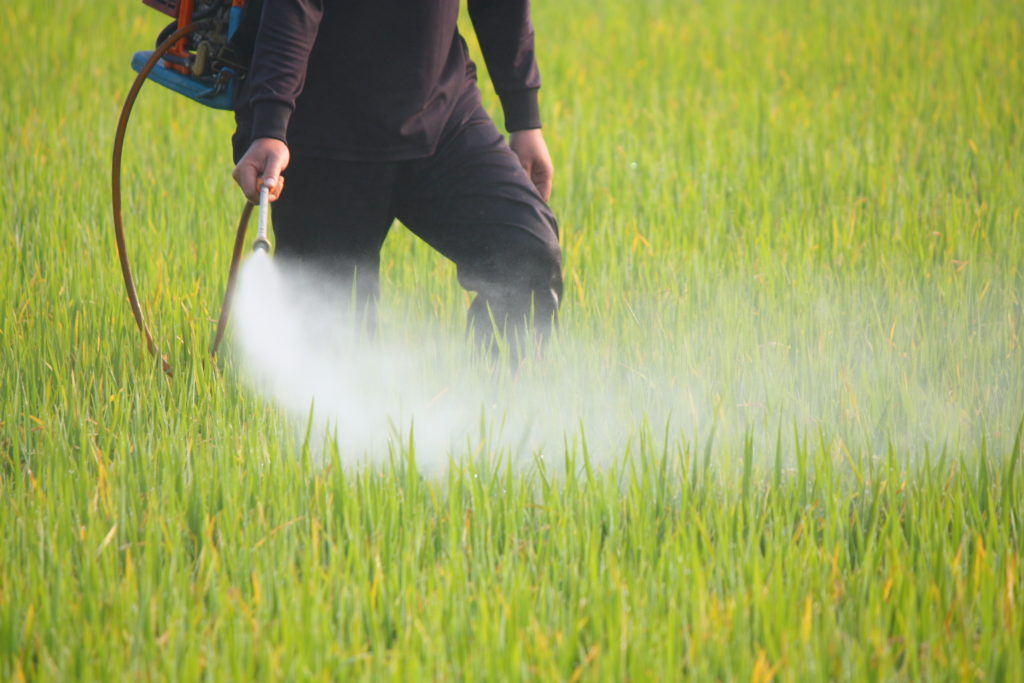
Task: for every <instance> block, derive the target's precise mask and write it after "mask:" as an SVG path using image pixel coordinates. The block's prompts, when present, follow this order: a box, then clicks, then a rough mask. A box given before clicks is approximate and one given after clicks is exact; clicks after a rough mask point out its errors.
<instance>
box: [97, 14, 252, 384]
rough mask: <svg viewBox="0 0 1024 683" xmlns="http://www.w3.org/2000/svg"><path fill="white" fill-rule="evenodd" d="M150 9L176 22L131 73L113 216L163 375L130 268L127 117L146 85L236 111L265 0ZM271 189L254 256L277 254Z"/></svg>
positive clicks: (134, 300) (127, 276)
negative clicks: (253, 28)
mask: <svg viewBox="0 0 1024 683" xmlns="http://www.w3.org/2000/svg"><path fill="white" fill-rule="evenodd" d="M143 2H144V3H145V4H146V5H148V6H150V7H152V8H154V9H157V10H159V11H161V12H163V13H164V14H167V15H168V16H170V17H172V18H173V19H174V22H172V23H171V24H170V25H169V26H167V27H166V28H165V29H164V30H163V31H162V32H161V34H160V36H159V38H158V39H157V47H156V49H155V50H151V51H144V52H136V53H135V55H134V56H133V57H132V62H131V63H132V68H133V69H135V70H136V71H137V72H138V76H137V77H136V79H135V82H134V83H133V84H132V87H131V89H130V90H129V91H128V95H127V97H126V98H125V102H124V106H123V107H122V108H121V117H120V119H119V120H118V123H117V133H116V135H115V136H114V153H113V168H112V176H111V190H112V199H113V209H114V233H115V237H116V241H117V253H118V257H119V258H120V262H121V274H122V275H123V276H124V285H125V289H126V290H127V292H128V301H129V303H130V304H131V307H132V313H133V314H134V316H135V322H136V323H137V324H138V326H139V330H140V331H141V332H142V334H143V335H144V336H145V338H146V346H147V348H148V349H149V352H150V353H151V354H153V356H155V357H158V358H160V360H161V363H162V365H163V369H164V372H166V373H167V374H172V373H171V365H170V363H169V362H168V361H167V358H166V357H164V356H161V354H160V351H159V348H158V347H157V345H156V343H155V342H154V341H153V335H152V334H151V333H150V331H149V326H148V325H147V324H146V319H145V316H144V315H143V313H142V306H141V304H140V303H139V296H138V293H137V292H136V290H135V280H134V278H133V277H132V269H131V266H130V264H129V262H128V252H127V248H126V246H125V239H124V222H123V219H122V216H121V151H122V148H123V146H124V137H125V131H126V130H127V127H128V117H129V116H130V115H131V112H132V108H133V106H134V105H135V100H136V98H137V97H138V94H139V90H141V88H142V84H143V83H144V82H145V81H146V79H147V78H149V79H151V80H153V81H156V82H157V83H159V84H161V85H163V86H166V87H167V88H170V89H171V90H173V91H175V92H177V93H180V94H182V95H185V96H186V97H189V98H190V99H193V100H195V101H196V102H199V103H200V104H203V105H206V106H208V107H212V108H214V109H226V110H230V109H233V108H234V103H235V97H236V95H237V93H238V88H239V86H240V83H241V81H242V79H243V78H244V77H245V71H246V68H247V67H248V61H249V56H248V54H246V52H247V51H246V50H245V49H244V48H241V47H240V46H239V44H238V43H239V41H238V38H239V32H238V29H239V27H240V26H241V25H242V22H243V20H244V19H247V18H248V17H249V16H252V15H253V14H255V13H257V12H258V11H259V9H260V5H261V4H262V3H261V2H260V0H143ZM267 194H268V193H267V189H266V188H265V187H264V188H263V189H262V191H261V192H260V211H259V233H258V235H257V238H256V242H255V243H254V245H253V249H254V250H261V251H268V252H269V251H270V243H269V241H268V240H267V199H268V197H267ZM252 209H253V205H252V204H251V203H249V202H246V204H245V208H244V209H243V210H242V216H241V219H240V220H239V223H238V230H237V232H236V234H235V245H234V251H233V253H232V257H231V266H230V268H229V270H228V281H227V286H226V288H225V292H224V301H223V303H222V305H221V313H220V318H219V319H218V321H217V331H216V333H215V335H214V338H213V343H212V344H211V346H210V353H211V354H212V355H215V354H216V353H217V348H218V347H219V346H220V341H221V338H222V337H223V336H224V329H225V327H226V326H227V320H228V314H229V312H230V307H231V296H232V293H233V292H234V288H235V281H236V278H237V275H238V264H239V261H240V260H241V255H242V246H243V243H244V241H245V231H246V227H247V225H248V223H249V217H250V216H251V215H252Z"/></svg>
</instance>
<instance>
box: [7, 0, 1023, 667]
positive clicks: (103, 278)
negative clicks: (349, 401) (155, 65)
mask: <svg viewBox="0 0 1024 683" xmlns="http://www.w3.org/2000/svg"><path fill="white" fill-rule="evenodd" d="M534 19H535V25H536V31H537V44H538V54H539V60H540V66H541V71H542V75H543V79H544V86H543V89H542V95H541V105H542V109H543V117H544V121H545V134H546V137H547V140H548V144H549V146H550V147H551V151H552V155H553V157H554V158H555V163H556V180H555V191H554V196H553V198H552V205H553V208H554V209H555V212H556V214H557V215H558V216H559V219H560V223H561V228H562V240H563V248H564V260H565V277H566V293H565V301H564V306H563V314H562V318H561V334H560V337H559V339H557V340H556V341H555V343H554V344H553V345H552V348H550V349H549V353H548V354H547V356H546V357H545V359H544V360H542V361H539V362H536V363H532V364H530V365H529V366H528V367H525V368H524V369H523V371H522V373H521V374H520V376H519V377H518V378H515V381H513V380H512V379H511V378H503V379H499V380H495V383H494V386H493V387H492V391H491V393H488V394H486V399H484V398H481V397H480V396H479V395H478V394H476V393H473V394H472V396H473V397H474V399H479V402H480V404H481V405H480V407H479V410H478V411H476V412H473V419H472V420H469V421H467V422H465V423H464V424H463V423H459V425H458V430H457V432H458V433H457V434H455V436H454V437H453V438H451V439H449V440H448V441H445V440H444V439H440V440H438V439H434V440H433V441H430V442H429V443H426V444H424V445H423V446H422V447H421V446H419V445H418V443H419V439H418V438H417V432H418V431H420V429H421V425H418V424H417V425H414V424H412V423H411V422H408V421H405V417H404V416H405V413H404V412H401V411H398V412H396V414H395V415H382V419H384V420H385V421H390V422H389V423H390V424H391V425H392V428H391V429H390V430H384V431H383V432H382V434H381V438H380V440H379V442H377V443H374V444H372V445H370V446H366V447H365V448H357V447H354V446H352V445H350V441H348V440H346V435H345V434H344V433H342V434H340V435H338V438H337V439H336V441H334V442H331V443H328V444H327V446H326V448H325V449H320V448H311V446H310V439H306V438H305V437H304V434H303V429H302V428H303V426H304V423H303V421H302V420H301V419H300V418H301V416H297V415H296V414H294V412H291V411H289V410H288V409H286V408H285V407H282V406H281V405H279V404H277V403H275V402H274V401H273V400H270V399H268V398H267V397H265V396H264V395H263V394H261V393H259V392H258V391H255V390H253V388H252V387H251V385H250V384H248V383H247V382H246V381H244V379H243V375H244V372H243V369H242V368H241V367H240V365H241V364H240V362H239V356H238V354H237V353H236V352H234V351H232V350H231V349H228V351H227V353H226V354H225V357H224V358H222V359H221V360H219V361H217V362H211V361H209V360H208V358H207V356H206V347H207V344H208V342H209V338H210V335H211V334H212V331H213V324H214V321H215V319H216V316H217V314H218V307H219V304H220V296H221V291H222V287H223V281H224V276H225V273H226V270H227V265H228V259H229V256H230V246H231V240H232V232H233V228H234V223H235V221H236V220H237V213H238V211H239V210H240V208H241V196H240V194H239V192H238V191H237V189H236V188H235V187H234V186H233V183H232V181H231V179H230V169H231V166H232V163H231V158H230V145H229V136H230V133H231V130H232V127H233V125H232V120H231V116H230V115H227V114H223V113H218V112H213V111H209V110H206V109H203V108H201V107H199V106H198V105H194V104H191V103H189V102H186V101H184V100H182V99H181V98H180V97H178V96H176V95H173V94H171V93H168V92H165V91H161V90H160V89H159V88H158V87H157V86H153V85H150V86H147V88H146V89H144V90H143V94H142V97H141V98H140V101H139V104H138V105H137V107H136V110H135V113H134V115H133V116H134V118H133V121H132V124H131V127H130V129H129V137H128V141H127V146H126V158H125V162H126V172H125V173H126V175H125V183H126V199H125V201H126V204H125V214H126V223H127V228H128V232H129V247H130V249H131V250H132V255H133V259H134V265H135V267H136V270H137V277H138V281H139V287H140V293H141V295H142V298H143V303H144V305H145V306H146V308H147V312H148V313H149V317H150V320H151V322H152V324H153V329H154V333H155V335H156V336H157V339H158V341H159V342H160V343H161V345H162V347H163V350H164V351H165V352H166V353H167V354H168V356H169V358H170V359H171V361H172V362H173V364H174V365H175V368H176V374H175V377H174V378H173V379H172V380H168V379H167V378H166V377H164V376H163V375H162V374H161V373H160V372H159V369H158V368H156V367H154V364H153V362H152V360H151V359H150V358H149V357H148V356H147V355H146V352H145V349H144V347H143V345H142V344H141V340H140V339H139V335H138V333H137V330H136V329H135V327H134V324H133V321H132V319H131V317H130V311H129V309H128V306H127V304H126V301H125V297H124V293H123V285H122V283H121V280H120V273H119V272H118V269H117V263H116V256H115V249H114V241H113V233H112V229H111V225H110V215H109V214H110V209H109V153H110V146H111V143H112V139H113V132H114V126H115V123H116V118H117V114H118V111H119V108H120V106H121V103H122V101H123V98H124V96H125V93H126V92H127V89H128V87H129V85H130V83H131V80H132V78H133V76H134V75H133V73H132V72H131V71H130V69H129V68H128V60H129V58H130V56H131V53H132V52H133V51H135V50H138V49H146V48H149V47H150V46H151V45H152V43H153V40H154V37H155V35H156V33H157V32H158V31H159V29H160V28H161V27H162V24H163V22H162V17H161V16H160V15H159V14H157V13H156V12H153V11H152V10H149V9H147V8H145V7H144V6H143V5H142V3H141V2H117V3H114V2H104V3H90V2H85V0H55V1H54V2H50V3H32V2H28V1H27V0H15V1H14V2H8V3H5V4H4V6H3V7H2V8H0V40H2V43H3V44H4V45H5V46H7V47H8V50H7V55H6V57H5V59H4V60H3V61H2V62H0V82H2V84H3V88H2V89H0V158H2V159H3V161H4V167H5V169H6V170H5V172H6V175H7V177H6V181H5V182H4V190H3V192H0V225H2V227H3V230H2V231H0V277H2V282H3V285H2V287H0V496H2V498H3V505H2V506H0V529H2V530H3V531H2V534H3V536H2V538H3V544H2V549H0V675H2V676H3V677H5V678H7V677H10V678H13V679H15V680H18V679H22V678H24V679H35V678H39V679H67V678H90V679H101V678H102V679H106V678H112V677H133V678H134V677H139V678H185V679H192V678H198V677H200V676H203V677H210V678H216V679H230V678H234V679H245V678H282V677H288V678H301V679H305V678H326V679H331V678H341V677H345V678H348V677H364V678H372V679H378V678H380V677H383V676H392V677H400V678H424V677H430V678H454V677H461V678H477V677H480V678H488V679H493V678H523V677H536V678H541V679H569V680H579V679H580V678H594V679H624V678H634V679H671V678H678V677H680V676H690V677H694V678H699V679H706V678H716V679H730V680H733V679H748V678H749V679H752V680H756V681H765V680H770V679H772V678H774V677H778V678H781V679H785V680H789V679H799V680H803V679H809V678H810V679H814V678H871V679H890V678H929V679H932V678H986V679H997V680H998V679H1005V680H1015V679H1019V678H1020V677H1021V676H1022V675H1024V661H1022V660H1024V658H1022V655H1021V652H1022V651H1024V647H1022V645H1024V626H1022V621H1024V610H1022V608H1021V603H1020V591H1021V581H1022V565H1021V535H1020V534H1021V531H1020V524H1021V519H1022V513H1024V510H1022V507H1024V506H1022V503H1021V500H1022V494H1024V489H1022V484H1024V481H1022V479H1024V475H1022V474H1021V465H1020V464H1019V462H1018V458H1019V453H1020V443H1019V427H1020V425H1021V419H1022V417H1024V350H1022V341H1024V322H1022V321H1024V301H1022V299H1024V270H1022V265H1021V264H1022V263H1024V240H1022V236H1024V215H1022V211H1024V184H1022V182H1024V181H1022V175H1021V171H1020V169H1021V168H1024V114H1022V112H1024V87H1022V83H1024V65H1022V57H1021V55H1022V54H1024V6H1022V5H1021V4H1020V3H1016V2H1009V1H1003V2H995V1H989V2H986V1H980V2H968V1H966V0H964V1H955V0H947V1H939V0H933V1H916V2H910V1H904V0H899V1H897V2H880V1H876V0H864V1H863V2H855V3H830V2H815V1H813V0H780V1H778V2H771V3H767V2H755V1H753V0H725V1H723V2H714V3H710V2H682V1H679V0H673V1H669V0H663V1H660V2H659V1H655V0H647V1H643V2H631V3H624V2H611V1H595V2H579V1H575V0H574V1H572V2H559V3H554V2H537V3H536V6H535V7H534ZM462 26H463V30H464V32H466V33H467V34H468V33H470V32H471V30H470V25H469V23H468V21H465V22H463V24H462ZM470 44H471V47H472V49H473V51H474V54H477V55H478V54H479V53H478V51H477V49H476V45H475V43H474V41H473V40H472V39H471V40H470ZM478 61H479V60H478ZM481 86H482V90H483V92H484V96H485V102H486V103H488V105H489V107H490V108H491V109H492V111H494V112H495V115H496V117H497V118H498V119H499V120H500V111H499V110H498V107H497V101H496V98H495V97H494V96H493V93H492V92H491V91H490V86H489V83H487V82H486V80H484V81H483V82H482V83H481ZM382 273H383V280H382V286H383V291H384V301H383V305H382V313H381V330H382V338H383V343H385V344H387V345H388V346H389V348H397V349H401V350H402V353H403V354H405V356H406V357H407V359H408V361H409V362H410V363H411V364H412V365H413V366H414V367H416V368H425V369H426V370H417V373H418V374H417V378H418V379H417V381H418V382H422V383H423V384H424V385H425V386H430V387H435V388H436V389H437V393H438V394H439V395H440V394H442V393H443V392H449V393H447V394H445V395H446V396H451V395H452V393H457V387H458V386H460V385H461V384H464V383H470V384H474V385H475V384H476V383H478V382H479V381H480V379H479V377H480V376H481V374H482V375H483V376H484V377H485V378H486V377H487V375H486V371H485V370H483V369H481V368H479V367H475V366H474V365H473V364H472V363H469V364H467V363H465V362H464V361H463V360H462V357H463V356H464V355H465V354H464V346H463V343H464V342H463V341H462V337H461V332H462V326H463V323H464V312H465V307H466V304H467V301H468V300H467V296H466V294H465V293H464V292H463V291H462V290H461V289H460V288H459V287H458V285H457V283H456V281H455V275H454V269H453V268H452V267H451V265H450V264H448V263H446V262H445V261H444V260H443V259H441V258H440V257H438V256H437V255H436V254H435V253H433V252H432V251H431V250H430V249H429V248H427V247H426V246H425V245H423V244H420V243H418V242H417V241H416V240H415V238H413V237H411V236H410V235H408V234H407V233H405V232H404V231H403V230H401V229H400V228H399V227H398V226H396V228H395V229H394V230H393V232H392V235H391V237H390V238H389V241H388V243H387V245H386V247H385V253H384V258H383V266H382ZM449 385H452V386H449ZM453 386H454V387H456V388H455V389H453V388H452V387H453ZM375 397H376V398H377V399H378V400H382V401H386V399H387V395H386V394H382V393H380V391H378V392H377V393H376V394H375ZM382 397H383V398H382ZM406 399H408V397H403V396H396V401H395V404H396V406H400V404H402V403H403V400H406ZM400 407H402V410H403V411H404V410H405V406H400ZM469 407H470V408H471V409H475V406H474V405H470V406H469ZM396 411H397V408H396ZM524 434H525V436H524ZM423 438H424V439H427V438H428V436H427V435H424V437H423ZM1015 438H1016V441H1015Z"/></svg>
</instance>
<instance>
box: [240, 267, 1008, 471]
mask: <svg viewBox="0 0 1024 683" xmlns="http://www.w3.org/2000/svg"><path fill="white" fill-rule="evenodd" d="M749 287H750V285H748V284H740V283H736V282H732V283H730V282H717V283H716V284H715V286H714V288H713V289H711V288H709V289H708V290H707V293H705V294H703V295H701V296H700V297H697V298H694V297H692V296H691V297H690V299H689V300H682V299H680V298H674V299H670V298H666V299H664V300H661V301H659V300H650V301H648V302H647V305H646V306H643V305H640V304H639V303H638V302H626V303H625V304H624V306H623V309H622V310H621V311H618V310H612V311H608V312H607V319H608V320H609V321H618V322H617V323H615V324H608V325H606V326H605V327H604V328H598V329H596V330H593V331H590V332H589V333H588V332H587V330H586V329H585V328H584V326H577V327H575V328H573V327H572V324H571V322H570V323H568V324H565V322H564V320H565V319H563V330H562V333H561V334H560V335H558V336H556V338H555V339H554V340H553V341H552V343H551V344H550V346H549V348H548V349H547V351H546V353H545V356H544V358H542V359H539V360H533V361H531V362H528V363H526V364H525V365H524V366H522V367H520V368H519V369H518V370H516V371H515V372H512V371H508V369H507V368H503V367H502V368H498V369H495V368H494V367H492V366H490V365H489V364H488V363H486V362H483V361H482V360H480V359H478V360H477V361H467V360H466V357H467V355H469V354H468V353H467V352H468V350H469V348H468V347H469V344H468V342H467V341H466V339H465V338H464V337H463V336H462V335H445V334H444V333H442V332H440V331H439V330H437V329H430V326H429V325H425V324H420V325H418V326H417V324H416V323H409V324H408V326H407V327H409V326H413V327H415V329H412V327H409V329H404V330H402V333H403V334H400V335H395V334H389V333H388V330H389V329H390V330H391V331H392V332H394V330H395V327H396V325H395V320H394V318H392V317H389V316H388V312H387V311H383V312H382V315H381V317H382V319H383V321H384V322H383V323H382V325H381V327H382V333H381V335H380V337H379V338H377V339H375V340H373V341H367V340H366V339H365V338H364V337H363V336H362V335H360V334H358V333H357V332H356V330H355V329H354V326H353V325H352V324H351V320H348V319H346V316H345V314H344V306H342V305H341V304H340V303H339V300H340V299H341V298H343V297H342V296H341V295H339V293H338V292H337V291H332V290H331V288H330V287H327V286H325V284H324V283H323V281H321V280H317V278H316V277H314V276H312V275H310V274H309V273H303V272H301V271H298V270H293V269H291V268H285V267H282V266H281V265H279V264H276V263H275V262H273V261H272V260H271V259H270V258H269V257H268V256H266V255H262V254H258V255H254V256H253V257H250V258H249V259H248V261H247V262H246V263H245V264H244V266H243V271H242V275H241V279H240V283H239V292H238V299H237V302H236V309H235V310H236V315H235V334H234V339H235V341H236V344H237V347H238V350H239V352H240V355H241V358H242V360H243V366H244V368H245V370H246V375H247V376H248V377H249V378H250V379H251V381H252V383H253V386H254V387H255V388H257V390H259V391H260V392H262V393H263V394H264V395H265V396H266V397H267V398H269V399H271V400H273V401H274V402H275V403H276V404H278V405H279V406H281V407H282V408H283V409H285V410H286V411H287V412H288V414H289V415H290V416H291V418H292V419H293V420H294V423H295V425H296V431H297V433H298V435H299V437H298V438H299V439H302V440H306V439H308V441H309V443H310V445H311V448H312V451H313V452H314V453H318V454H320V455H327V454H328V453H329V452H330V451H333V449H335V448H336V449H337V452H338V454H339V456H340V457H341V459H342V461H343V462H345V463H348V464H359V463H374V462H381V461H386V460H387V459H388V458H390V457H392V455H393V454H395V453H397V452H405V450H406V449H407V448H408V446H409V444H410V443H412V444H414V446H415V457H416V461H417V464H418V466H419V467H420V468H421V469H422V470H424V471H435V472H436V471H442V470H444V468H445V467H446V466H447V465H448V464H449V463H450V462H451V461H453V460H455V461H459V460H463V459H466V458H474V457H481V456H483V457H492V458H493V457H495V456H500V457H503V458H507V459H510V460H511V461H512V462H513V463H514V464H529V463H532V462H533V461H534V459H535V458H538V457H544V458H547V459H548V460H549V461H551V460H553V461H555V462H558V461H559V460H560V458H561V456H562V455H563V453H564V452H565V451H566V450H572V451H574V452H576V453H579V452H580V451H581V450H583V449H585V450H586V452H587V455H588V457H589V458H590V459H591V461H592V462H595V463H597V464H598V465H600V464H601V463H602V462H608V461H611V460H614V459H620V458H622V457H623V456H624V455H628V454H629V453H631V452H635V450H636V448H637V447H638V444H639V442H640V441H641V440H643V439H647V441H648V442H650V441H651V440H652V439H653V440H655V441H657V440H659V439H661V438H663V437H664V439H665V440H664V442H663V444H668V443H670V442H671V443H673V444H677V445H678V444H680V443H681V444H683V446H682V447H684V448H694V449H698V448H702V447H703V445H704V443H705V442H706V441H707V439H709V438H710V437H711V434H714V439H715V444H716V451H719V450H720V451H722V452H732V448H731V447H730V442H732V444H733V445H735V444H739V443H740V442H742V440H743V439H746V438H754V440H755V442H757V443H759V444H761V445H762V446H764V448H763V450H765V451H769V450H771V448H772V447H773V446H774V444H775V443H776V440H777V439H778V438H779V435H780V434H783V435H786V436H787V438H790V437H792V436H793V435H794V434H798V435H803V436H804V438H807V437H810V438H811V439H812V440H822V439H824V440H825V441H827V442H829V443H831V444H833V446H834V447H836V448H842V449H847V450H849V451H853V450H856V451H858V452H860V453H862V454H867V455H879V454H881V453H884V451H885V450H886V449H887V448H889V447H895V448H897V449H899V450H900V451H901V452H902V453H905V454H907V455H908V456H909V457H914V456H916V455H919V454H920V453H921V452H922V449H923V448H924V447H925V446H930V447H932V448H933V449H938V448H941V447H942V445H944V444H950V445H954V444H956V443H963V442H966V443H967V444H969V445H972V446H973V445H974V444H976V442H977V439H978V437H979V436H980V435H981V434H982V433H985V434H986V436H987V437H988V438H989V439H990V443H994V439H995V438H1003V439H1012V433H1013V430H1014V428H1015V426H1016V424H1017V421H1019V419H1020V414H1019V413H1020V410H1021V407H1022V406H1024V388H1022V387H1021V386H1020V383H1019V382H1018V381H1016V379H1015V378H1017V379H1019V376H1020V372H1019V371H1020V361H1021V354H1020V352H1019V349H1018V350H1017V351H1016V352H1014V351H1013V348H1015V347H1013V339H1015V338H1016V337H1011V336H1002V337H1001V336H1000V335H999V334H998V333H996V334H993V332H998V330H997V329H996V328H997V323H998V319H997V317H998V315H999V311H1000V307H999V305H998V304H996V305H995V306H994V308H993V310H992V312H991V315H989V314H988V313H984V312H979V311H978V310H975V309H972V308H969V307H963V308H958V307H955V306H950V305H949V302H948V301H941V300H933V298H934V297H932V296H931V295H930V294H929V293H928V292H919V293H917V294H916V295H914V296H908V295H903V296H902V298H898V299H894V298H893V297H891V296H890V295H887V294H884V293H882V294H875V295H873V294H872V293H871V291H870V288H868V287H865V286H863V283H860V284H858V283H843V282H841V281H838V280H837V281H835V282H834V283H833V287H832V289H831V290H829V289H827V288H823V289H822V290H821V291H820V292H818V293H817V294H816V295H810V296H809V297H805V298H801V297H797V296H796V295H794V296H792V297H787V296H785V295H777V296H776V297H773V298H766V297H765V296H763V295H758V294H757V292H756V291H754V290H752V289H749ZM809 304H810V305H809ZM983 313H984V315H985V316H986V317H991V318H992V319H993V320H994V321H995V322H993V323H992V324H991V326H990V327H989V328H988V330H987V331H988V332H989V334H987V335H985V336H984V337H978V336H977V335H975V334H974V333H972V329H975V330H976V329H980V328H979V327H978V326H977V325H976V324H975V326H974V327H973V328H972V326H971V325H970V324H968V323H969V322H970V320H973V321H974V322H975V323H976V322H977V319H978V318H979V317H980V316H981V315H982V314H983ZM960 318H963V320H960ZM623 321H625V323H623ZM1009 324H1010V325H1011V327H1012V325H1013V323H1012V321H1011V323H1009ZM616 326H617V329H616ZM1004 327H1005V325H1004ZM1005 331H1006V332H1007V335H1012V334H1015V332H1014V329H1010V328H1007V329H1006V330H1005ZM1008 351H1009V355H1007V353H1008ZM1006 359H1010V360H1009V362H1007V360H1006ZM979 416H982V417H979ZM836 444H839V445H838V446H837V445H836Z"/></svg>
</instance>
